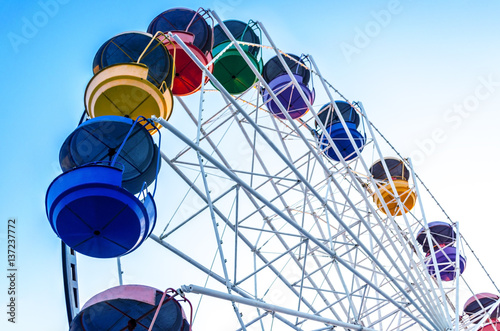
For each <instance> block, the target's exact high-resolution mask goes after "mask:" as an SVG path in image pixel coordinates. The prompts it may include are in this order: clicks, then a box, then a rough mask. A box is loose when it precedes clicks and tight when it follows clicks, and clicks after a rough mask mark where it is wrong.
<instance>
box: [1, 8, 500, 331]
mask: <svg viewBox="0 0 500 331" xmlns="http://www.w3.org/2000/svg"><path fill="white" fill-rule="evenodd" d="M200 6H202V7H205V8H210V9H214V10H216V11H218V13H219V15H220V16H221V17H222V18H223V19H231V18H232V19H239V20H242V21H246V20H248V19H254V20H258V21H260V22H263V23H264V25H265V26H266V28H267V29H268V31H269V33H270V34H271V36H272V37H273V39H274V41H275V42H276V43H278V44H279V47H280V48H281V49H283V50H285V51H287V52H291V53H309V54H312V55H313V56H314V58H315V60H316V62H317V63H318V65H319V66H320V68H321V70H322V74H323V76H324V77H326V78H327V79H328V80H329V81H330V82H331V83H332V84H333V85H334V86H335V87H336V88H338V89H339V90H340V91H341V92H342V93H343V94H344V95H346V96H347V97H348V98H349V99H350V100H360V101H362V102H363V104H364V106H365V109H366V111H367V113H368V115H369V117H370V119H371V120H372V121H373V122H374V124H375V125H376V126H377V127H378V128H379V129H380V130H381V131H382V132H383V133H384V134H385V135H386V137H387V138H388V139H389V140H390V141H391V142H392V143H393V144H394V145H395V146H396V148H398V149H399V150H400V152H402V153H403V154H404V155H409V156H412V158H413V159H414V162H415V163H416V166H417V172H418V173H419V175H420V176H421V177H422V178H423V180H424V182H425V183H426V184H427V185H428V186H429V187H430V189H431V190H432V192H433V193H434V195H435V196H436V197H437V198H438V200H439V201H440V203H441V204H442V205H443V206H444V208H445V209H446V210H447V212H448V213H449V214H450V216H451V217H452V219H455V220H460V226H461V229H462V232H463V233H465V236H466V238H467V240H468V241H469V243H470V244H471V245H472V246H473V247H474V249H475V251H476V253H477V254H478V255H479V256H480V258H481V260H482V261H483V263H485V265H486V266H487V268H488V270H489V272H490V273H491V274H492V275H493V277H494V279H496V280H497V282H499V281H500V267H499V266H498V262H497V263H495V260H496V261H498V257H497V256H496V254H494V252H495V251H498V249H497V248H496V244H495V243H496V238H497V236H498V233H499V230H500V225H499V224H500V219H499V217H498V213H497V211H496V207H497V206H498V187H499V186H500V179H499V176H498V175H497V168H496V166H497V165H498V164H499V161H500V159H499V158H500V156H499V148H498V145H497V144H498V141H500V139H499V138H500V130H499V129H498V123H499V119H500V112H499V105H500V42H499V39H498V36H499V33H500V21H499V20H498V13H499V12H500V3H499V2H497V1H493V0H486V1H481V2H473V1H470V0H467V1H464V0H458V1H451V0H448V1H404V0H401V1H379V0H377V1H314V2H312V1H311V2H304V1H296V0H291V1H287V2H276V3H272V2H270V1H262V0H257V1H241V0H216V1H213V0H208V1H169V2H166V1H143V2H139V1H128V0H124V1H99V2H98V1H76V0H64V1H62V0H59V1H58V0H45V1H44V0H41V1H29V2H28V1H24V2H19V1H9V0H8V1H3V2H2V4H0V10H1V12H2V13H3V17H2V24H1V27H0V29H1V30H0V45H1V50H2V51H1V57H2V63H4V65H3V66H2V77H3V79H2V81H1V82H0V88H1V91H2V93H1V94H2V98H1V101H0V109H1V112H2V113H3V114H4V119H3V121H1V122H0V137H1V141H2V144H1V147H0V151H1V155H3V162H2V163H1V164H0V170H1V173H2V174H3V178H2V180H1V184H2V185H1V187H2V188H3V189H2V192H1V193H0V220H1V222H0V224H2V228H0V242H1V246H2V250H3V251H4V247H5V246H6V244H5V232H6V225H5V224H6V220H7V219H8V218H9V217H16V218H17V219H18V227H17V240H18V247H19V249H18V266H19V280H18V287H19V295H18V302H19V315H18V318H19V324H17V325H15V326H12V325H10V324H7V322H6V318H5V316H4V314H3V313H2V314H0V316H4V317H2V318H1V319H0V328H1V329H2V330H29V329H35V327H34V326H33V325H37V327H36V329H37V330H62V329H65V328H66V324H65V323H66V320H65V311H64V302H63V288H62V276H61V267H60V258H59V255H60V252H59V247H60V244H59V241H58V240H57V238H56V236H55V235H54V233H53V232H52V230H51V228H50V226H49V224H48V222H47V220H46V216H45V208H44V197H45V191H46V189H47V187H48V185H49V184H50V182H51V181H52V180H53V179H54V178H55V177H56V176H57V175H58V174H59V173H60V169H59V165H58V153H59V148H60V146H61V144H62V142H63V141H64V139H65V138H66V136H67V135H68V134H69V133H70V132H71V131H72V130H73V129H74V128H75V126H76V124H77V123H78V120H79V118H80V116H81V113H82V111H83V108H84V107H83V93H84V90H85V86H86V84H87V83H88V81H89V79H90V78H91V77H92V60H93V57H94V54H95V52H96V51H97V49H98V48H99V46H100V45H101V44H102V43H103V42H104V41H106V40H108V39H109V38H110V37H112V36H114V35H116V34H118V33H120V32H124V31H131V30H141V31H145V30H146V28H147V26H148V24H149V22H150V21H151V20H152V19H153V18H154V17H155V16H156V15H158V14H159V13H160V12H162V11H164V10H167V9H169V8H174V7H187V8H192V9H197V8H198V7H200ZM174 111H175V110H174ZM172 120H173V121H175V116H173V117H172ZM161 184H162V183H159V185H161ZM4 256H5V255H4ZM1 258H2V259H4V257H3V256H2V257H1ZM99 263H100V262H97V263H96V267H97V268H99V265H100V264H99ZM0 265H5V263H4V261H2V262H0ZM81 272H82V281H84V276H83V275H85V272H84V271H83V270H82V271H81ZM111 273H112V272H111V271H110V273H109V274H111ZM105 275H108V274H105ZM111 277H112V276H110V278H111ZM86 281H87V282H88V279H87V280H86ZM135 281H140V279H135ZM112 282H113V281H112V280H109V283H112ZM160 284H161V283H160ZM82 286H84V285H82ZM159 286H160V285H159ZM6 287H7V283H6V280H5V279H4V278H2V280H0V293H1V295H0V303H2V302H5V301H6V300H7V299H6V298H7V296H6V294H5V290H4V289H6ZM161 287H164V285H161ZM87 295H89V294H87Z"/></svg>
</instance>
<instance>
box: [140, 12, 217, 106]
mask: <svg viewBox="0 0 500 331" xmlns="http://www.w3.org/2000/svg"><path fill="white" fill-rule="evenodd" d="M204 16H207V15H205V12H204V10H199V11H194V10H191V9H185V8H173V9H170V10H167V11H165V12H163V13H161V14H160V15H158V16H156V17H155V18H154V19H153V21H151V23H150V24H149V27H148V32H149V33H151V34H153V35H157V33H159V35H158V37H157V38H158V39H159V40H160V41H161V42H163V43H164V44H165V46H166V47H167V49H168V51H169V52H170V54H171V55H172V57H173V58H174V64H175V78H174V82H173V86H172V93H173V94H174V95H177V96H185V95H189V94H192V93H195V92H196V91H198V90H200V88H201V86H202V84H205V83H206V82H207V81H208V77H207V78H206V79H205V81H203V82H202V78H203V73H202V71H201V69H200V68H199V67H198V66H197V65H196V63H195V62H194V61H193V60H192V59H191V57H189V55H188V54H187V53H186V51H184V49H182V48H181V47H180V45H178V44H177V42H176V41H175V40H169V39H168V38H167V37H166V34H167V33H168V32H171V33H172V34H174V35H177V36H178V37H179V38H180V39H181V40H182V41H183V42H184V43H185V44H186V46H187V47H188V48H189V50H190V51H191V52H193V53H194V55H195V56H196V58H197V59H198V60H200V62H201V63H203V65H205V66H206V65H207V64H208V63H209V62H210V61H211V59H212V55H211V54H212V44H213V31H212V28H211V27H210V26H209V25H208V23H207V21H206V20H205V18H204ZM209 70H210V71H213V66H210V67H209Z"/></svg>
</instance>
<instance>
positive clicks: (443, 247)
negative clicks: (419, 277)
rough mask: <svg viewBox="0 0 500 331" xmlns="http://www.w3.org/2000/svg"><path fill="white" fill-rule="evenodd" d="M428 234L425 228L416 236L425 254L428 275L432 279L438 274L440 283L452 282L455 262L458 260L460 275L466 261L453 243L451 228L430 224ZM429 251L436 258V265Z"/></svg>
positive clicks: (441, 223)
mask: <svg viewBox="0 0 500 331" xmlns="http://www.w3.org/2000/svg"><path fill="white" fill-rule="evenodd" d="M428 228H429V234H427V231H426V229H425V228H422V229H421V230H420V231H419V232H418V234H417V238H416V239H417V242H418V243H419V244H420V245H422V249H423V251H424V253H426V262H425V263H426V266H427V270H428V271H429V274H430V275H431V276H433V277H435V276H436V274H439V277H440V278H441V280H442V281H446V282H447V281H452V280H454V279H455V278H456V276H457V274H456V270H455V266H456V261H457V258H458V261H459V265H460V268H459V270H460V274H462V273H463V272H464V270H465V266H466V260H465V258H464V257H463V256H461V255H460V254H459V253H458V252H457V249H456V247H454V246H453V244H454V243H455V238H456V233H455V231H454V230H453V227H452V226H451V225H450V224H448V223H445V222H431V223H429V224H428ZM431 250H432V251H433V252H434V255H435V257H436V265H437V271H436V267H435V266H436V265H435V264H434V261H433V259H432V253H431Z"/></svg>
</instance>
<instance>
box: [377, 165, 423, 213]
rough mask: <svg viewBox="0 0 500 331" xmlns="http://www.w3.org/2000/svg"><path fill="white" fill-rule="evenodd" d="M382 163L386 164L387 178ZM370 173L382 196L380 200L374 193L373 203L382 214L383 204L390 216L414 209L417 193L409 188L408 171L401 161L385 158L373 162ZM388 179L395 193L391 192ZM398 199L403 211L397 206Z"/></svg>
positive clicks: (384, 211) (383, 210)
mask: <svg viewBox="0 0 500 331" xmlns="http://www.w3.org/2000/svg"><path fill="white" fill-rule="evenodd" d="M382 162H384V163H385V164H386V166H387V168H388V171H389V176H388V174H387V173H386V172H385V170H384V166H383V163H382ZM370 173H371V174H372V176H373V178H374V179H375V181H376V182H377V188H378V189H379V191H380V195H381V196H382V200H381V199H380V198H379V195H378V194H376V193H374V194H373V201H374V202H375V204H376V205H377V207H378V208H379V209H380V210H381V211H382V212H383V213H386V210H385V208H384V203H385V204H386V205H387V209H388V210H389V213H390V214H391V215H392V216H400V215H402V214H403V213H406V212H408V211H410V210H412V209H413V207H415V204H416V202H417V193H416V192H415V190H413V189H412V188H410V184H409V183H408V180H409V177H410V171H409V169H408V168H407V167H406V166H405V164H404V162H403V160H400V159H396V158H391V157H386V158H384V159H383V160H379V161H377V162H375V163H374V164H373V165H372V166H371V168H370ZM389 178H391V180H392V182H393V184H394V187H395V189H396V192H394V191H393V189H392V187H391V183H390V182H389ZM398 197H399V199H400V200H401V203H402V204H403V209H404V210H401V208H400V207H399V205H398V202H397V198H398Z"/></svg>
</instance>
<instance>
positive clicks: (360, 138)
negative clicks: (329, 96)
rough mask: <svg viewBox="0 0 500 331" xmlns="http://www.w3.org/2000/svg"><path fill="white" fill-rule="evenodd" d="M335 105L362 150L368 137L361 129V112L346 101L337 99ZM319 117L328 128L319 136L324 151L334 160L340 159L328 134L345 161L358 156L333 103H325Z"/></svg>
mask: <svg viewBox="0 0 500 331" xmlns="http://www.w3.org/2000/svg"><path fill="white" fill-rule="evenodd" d="M335 105H336V106H337V108H338V110H339V111H340V114H341V115H342V118H343V119H344V121H345V123H346V126H347V129H348V131H349V134H350V135H351V136H352V138H353V140H354V142H355V144H356V147H357V148H358V149H359V151H360V152H361V151H362V150H363V147H364V145H365V141H366V138H365V136H364V134H362V133H361V132H360V129H359V125H360V123H361V120H360V116H359V114H358V113H357V111H356V109H355V108H354V107H353V106H351V105H350V104H349V103H347V102H345V101H335ZM318 118H319V120H320V121H321V123H322V124H323V125H324V126H325V129H326V132H322V133H321V134H320V135H319V137H318V139H319V142H320V146H321V149H322V152H323V153H324V154H325V155H326V156H328V157H329V158H331V159H332V160H334V161H340V158H339V156H338V155H337V154H336V153H335V150H334V149H333V147H332V146H331V145H330V144H329V141H328V138H327V136H329V137H330V138H331V139H332V141H333V143H334V145H335V147H336V148H337V149H338V150H339V152H340V154H341V155H342V158H343V159H344V160H345V161H348V160H352V159H354V158H356V157H357V156H358V155H357V154H356V152H355V151H356V149H355V148H354V145H353V144H352V143H351V141H350V139H349V135H348V133H347V131H346V130H345V129H344V126H343V125H342V123H341V121H340V119H339V116H338V114H337V112H336V111H335V107H334V106H333V104H331V103H328V104H326V105H324V106H323V107H322V108H321V109H320V110H319V112H318ZM316 128H318V122H316Z"/></svg>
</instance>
